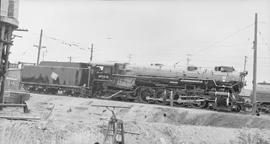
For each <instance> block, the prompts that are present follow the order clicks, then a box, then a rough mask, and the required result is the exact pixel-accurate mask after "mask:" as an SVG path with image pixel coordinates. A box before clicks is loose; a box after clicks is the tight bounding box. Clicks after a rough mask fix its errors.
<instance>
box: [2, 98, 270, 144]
mask: <svg viewBox="0 0 270 144" xmlns="http://www.w3.org/2000/svg"><path fill="white" fill-rule="evenodd" d="M28 104H29V108H30V109H31V112H30V113H28V114H23V113H22V111H23V110H22V109H20V108H5V109H4V110H3V111H0V116H4V115H5V116H7V115H9V116H27V117H39V118H40V120H32V121H22V120H6V119H1V118H0V144H94V143H95V142H100V143H102V142H103V139H104V129H105V128H106V127H107V123H108V120H109V118H110V117H111V115H112V114H111V112H110V111H108V110H107V109H106V108H102V107H93V105H113V106H126V107H130V108H121V109H115V110H114V111H115V113H116V116H117V118H119V119H122V120H123V121H124V129H125V131H126V132H127V133H126V134H125V143H126V144H223V143H224V144H225V143H226V144H227V143H228V144H234V143H236V144H238V143H239V144H252V143H264V144H268V143H270V116H267V115H261V116H260V117H257V116H252V115H243V114H235V113H225V112H215V111H208V110H197V109H186V108H171V107H167V106H157V105H145V104H138V103H126V102H116V101H105V100H97V99H85V98H75V97H65V96H50V95H37V94H31V97H30V100H29V101H28Z"/></svg>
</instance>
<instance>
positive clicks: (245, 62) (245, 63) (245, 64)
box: [244, 56, 248, 72]
mask: <svg viewBox="0 0 270 144" xmlns="http://www.w3.org/2000/svg"><path fill="white" fill-rule="evenodd" d="M247 58H248V57H247V56H245V61H244V72H245V71H246V66H247Z"/></svg>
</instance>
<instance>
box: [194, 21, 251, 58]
mask: <svg viewBox="0 0 270 144" xmlns="http://www.w3.org/2000/svg"><path fill="white" fill-rule="evenodd" d="M253 25H254V24H249V25H247V26H245V27H243V28H241V29H239V30H237V31H236V32H233V33H231V34H229V35H227V36H226V37H224V38H223V39H222V40H219V41H215V42H213V43H212V44H210V45H209V46H208V47H206V48H200V49H198V50H196V52H194V53H193V55H196V54H199V53H200V52H202V50H206V49H209V48H212V47H214V46H216V45H217V44H219V43H222V42H224V41H225V40H227V39H229V38H231V37H233V36H235V35H236V34H238V33H240V32H242V31H245V30H247V29H248V28H250V27H251V26H253Z"/></svg>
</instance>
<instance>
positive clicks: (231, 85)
mask: <svg viewBox="0 0 270 144" xmlns="http://www.w3.org/2000/svg"><path fill="white" fill-rule="evenodd" d="M115 69H117V70H116V73H115V74H113V82H112V83H111V84H109V85H107V86H106V87H110V88H112V89H118V90H119V89H122V90H125V91H124V92H123V93H125V92H127V91H128V90H129V91H130V93H128V96H126V97H125V98H127V97H128V98H133V99H136V100H139V101H140V102H143V103H163V104H168V103H169V102H170V101H173V103H174V104H176V105H180V106H188V107H200V108H205V107H210V108H215V109H226V110H231V111H240V110H241V108H242V107H243V105H242V104H243V99H241V98H240V97H238V94H239V93H240V92H241V89H242V88H243V86H244V85H245V82H244V77H245V76H246V75H247V72H236V71H235V70H234V69H233V68H232V67H226V66H216V67H215V68H214V69H213V70H209V69H199V68H197V67H187V69H161V68H153V67H141V66H133V65H129V64H116V65H115Z"/></svg>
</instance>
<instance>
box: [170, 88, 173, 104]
mask: <svg viewBox="0 0 270 144" xmlns="http://www.w3.org/2000/svg"><path fill="white" fill-rule="evenodd" d="M170 106H171V107H173V90H171V94H170Z"/></svg>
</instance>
